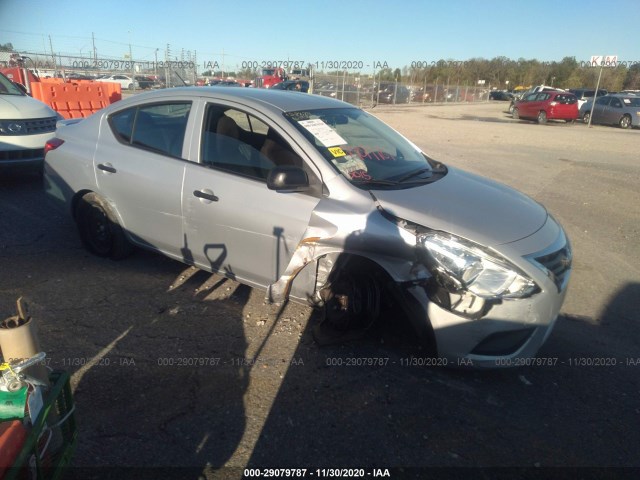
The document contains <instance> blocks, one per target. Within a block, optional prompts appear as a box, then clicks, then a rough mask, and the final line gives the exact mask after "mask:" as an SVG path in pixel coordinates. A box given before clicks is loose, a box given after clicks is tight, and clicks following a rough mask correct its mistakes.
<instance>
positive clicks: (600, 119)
mask: <svg viewBox="0 0 640 480" xmlns="http://www.w3.org/2000/svg"><path fill="white" fill-rule="evenodd" d="M610 100H611V97H599V98H596V104H595V106H594V107H593V112H592V113H591V115H592V119H591V122H592V123H593V122H596V123H607V122H606V121H605V112H606V109H607V107H608V106H609V101H610Z"/></svg>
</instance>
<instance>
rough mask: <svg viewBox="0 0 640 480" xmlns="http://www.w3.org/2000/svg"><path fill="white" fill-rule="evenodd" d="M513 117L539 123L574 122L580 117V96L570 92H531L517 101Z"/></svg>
mask: <svg viewBox="0 0 640 480" xmlns="http://www.w3.org/2000/svg"><path fill="white" fill-rule="evenodd" d="M513 118H515V119H518V118H527V119H531V120H537V121H538V123H547V120H564V121H565V122H567V123H573V122H574V121H575V120H576V119H577V118H578V98H577V97H576V96H575V95H574V94H572V93H569V92H537V93H530V94H529V95H526V96H525V97H524V98H523V99H522V100H518V101H517V102H516V104H515V106H514V108H513Z"/></svg>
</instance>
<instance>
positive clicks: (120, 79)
mask: <svg viewBox="0 0 640 480" xmlns="http://www.w3.org/2000/svg"><path fill="white" fill-rule="evenodd" d="M96 82H114V83H119V84H120V86H121V87H122V89H123V90H133V89H134V88H139V85H138V82H137V81H136V80H134V79H133V78H131V77H129V76H127V75H122V74H117V75H104V76H102V77H100V78H98V79H96Z"/></svg>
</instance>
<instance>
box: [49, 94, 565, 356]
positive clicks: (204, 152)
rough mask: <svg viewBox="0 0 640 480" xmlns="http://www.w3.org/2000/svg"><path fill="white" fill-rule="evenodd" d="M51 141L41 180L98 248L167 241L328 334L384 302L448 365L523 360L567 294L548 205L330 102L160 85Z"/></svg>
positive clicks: (170, 251)
mask: <svg viewBox="0 0 640 480" xmlns="http://www.w3.org/2000/svg"><path fill="white" fill-rule="evenodd" d="M47 145H48V149H49V151H48V152H47V155H46V160H45V190H46V192H47V193H48V194H49V195H50V198H52V199H53V200H54V201H55V202H56V203H58V204H59V205H60V206H61V207H63V208H64V210H65V211H66V212H67V213H69V214H71V215H72V216H73V218H74V219H75V221H76V222H77V224H78V227H79V229H78V230H79V233H80V236H81V239H82V241H83V243H84V245H85V246H86V247H87V248H88V250H90V251H91V252H93V253H94V254H96V255H99V256H103V257H111V258H114V259H115V258H122V257H124V256H126V255H127V254H128V253H130V252H131V245H137V246H140V247H143V248H146V249H149V250H153V251H157V252H160V253H162V254H164V255H166V256H168V257H170V258H173V259H176V260H179V261H182V262H185V263H187V264H191V265H195V266H197V267H198V268H201V269H204V270H207V271H212V272H218V273H220V274H221V275H224V276H226V277H228V278H232V279H234V280H236V281H239V282H241V283H244V284H247V285H250V286H252V287H255V288H257V289H262V290H263V291H265V294H266V297H267V299H268V300H269V301H271V302H284V301H286V300H287V299H291V300H292V301H297V302H303V303H307V304H308V303H310V304H311V305H313V306H316V307H318V308H323V309H324V312H325V322H324V324H325V325H328V326H332V327H334V328H335V330H334V331H337V330H342V331H344V330H346V329H351V328H357V329H361V330H362V331H364V330H366V329H367V328H368V327H370V326H371V325H372V322H374V321H375V320H376V319H378V318H380V311H381V310H382V309H384V308H392V309H393V311H394V312H395V313H394V315H393V320H394V321H396V319H397V320H400V318H399V317H402V316H405V317H406V318H408V319H409V320H410V321H411V323H412V325H413V326H414V327H415V329H416V331H417V335H418V338H422V339H423V340H424V342H425V344H426V345H427V346H428V347H429V349H430V351H431V353H432V354H434V355H439V356H440V358H441V359H442V361H441V363H437V364H438V365H447V364H448V365H460V363H459V362H460V361H462V362H465V363H464V364H465V365H466V366H474V367H494V368H495V367H501V366H503V367H504V366H508V365H517V364H519V361H520V360H524V359H530V358H531V357H532V356H533V355H535V354H536V352H537V351H538V349H539V347H540V346H541V345H542V344H543V343H544V341H545V340H546V339H547V337H548V336H549V334H550V332H551V330H552V329H553V325H554V323H555V320H556V318H557V316H558V313H559V311H560V308H561V306H562V303H563V301H564V298H565V295H566V292H567V284H568V281H569V276H570V272H571V262H572V253H571V247H570V244H569V241H568V239H567V237H566V235H565V233H564V231H563V229H562V227H561V226H560V225H559V224H558V223H557V222H556V221H555V220H554V219H553V217H552V216H551V215H549V214H548V213H547V211H546V209H545V208H544V207H543V206H542V205H540V204H539V203H537V202H535V201H533V200H532V199H530V198H528V197H526V196H525V195H523V194H521V193H518V192H516V191H515V190H513V189H511V188H509V187H507V186H505V185H501V184H499V183H496V182H494V181H491V180H488V179H484V178H482V177H479V176H476V175H473V174H471V173H467V172H464V171H462V170H459V169H457V168H454V167H447V166H445V165H444V164H442V163H440V162H438V161H436V160H433V159H431V158H430V157H428V156H427V155H426V154H425V153H423V152H422V151H420V150H419V149H418V147H417V146H416V144H414V143H411V142H410V141H408V140H407V139H405V138H404V137H403V136H402V135H400V134H399V133H397V132H396V131H395V130H393V129H392V128H390V127H389V126H387V125H386V124H384V123H383V122H381V121H380V120H378V119H377V118H376V117H374V116H373V115H371V114H369V113H367V112H365V111H363V110H361V109H359V108H355V107H353V106H352V105H349V104H347V103H345V102H341V101H338V100H334V99H331V98H326V97H322V96H320V95H293V94H291V93H289V92H284V91H277V90H272V89H268V90H267V89H253V88H252V89H249V88H227V89H224V88H200V89H194V88H175V89H165V90H155V91H152V92H147V93H142V94H140V95H135V96H132V97H130V98H128V99H124V100H122V101H120V102H117V103H115V104H113V105H111V106H109V107H107V108H105V109H103V110H100V111H99V112H97V113H96V114H94V115H92V116H90V117H88V118H85V119H83V120H80V121H79V122H77V121H76V123H73V121H67V122H60V124H59V127H58V130H57V132H56V137H55V138H54V139H52V140H51V141H49V142H48V144H47ZM132 265H133V264H132ZM212 328H215V326H214V325H212Z"/></svg>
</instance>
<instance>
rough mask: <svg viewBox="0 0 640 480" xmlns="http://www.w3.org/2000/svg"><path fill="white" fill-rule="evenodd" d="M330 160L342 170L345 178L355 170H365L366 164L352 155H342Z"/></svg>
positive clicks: (349, 176)
mask: <svg viewBox="0 0 640 480" xmlns="http://www.w3.org/2000/svg"><path fill="white" fill-rule="evenodd" d="M331 162H332V163H333V164H334V165H335V166H336V167H338V170H340V172H342V174H343V175H345V176H346V177H347V178H351V174H352V173H353V172H356V171H363V172H366V171H367V164H366V163H364V162H363V161H362V160H360V159H359V158H358V157H352V156H351V155H346V156H344V157H338V158H335V159H333V160H331Z"/></svg>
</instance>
